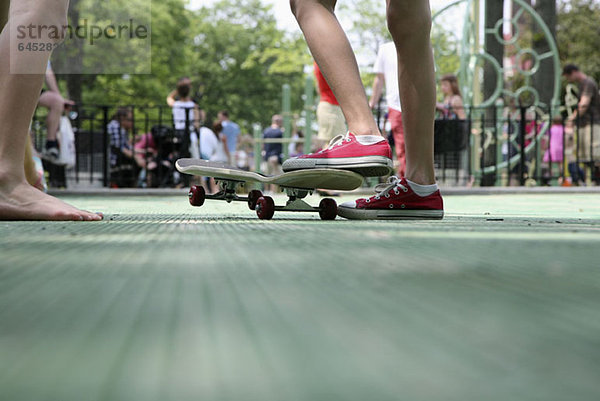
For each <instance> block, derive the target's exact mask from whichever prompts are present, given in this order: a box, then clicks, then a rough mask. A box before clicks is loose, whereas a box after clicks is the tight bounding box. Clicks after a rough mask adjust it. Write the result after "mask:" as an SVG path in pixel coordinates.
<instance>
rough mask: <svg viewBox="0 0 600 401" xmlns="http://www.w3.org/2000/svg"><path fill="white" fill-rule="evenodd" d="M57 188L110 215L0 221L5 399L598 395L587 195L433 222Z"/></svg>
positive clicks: (0, 389)
mask: <svg viewBox="0 0 600 401" xmlns="http://www.w3.org/2000/svg"><path fill="white" fill-rule="evenodd" d="M67 200H68V201H70V202H72V203H75V204H76V205H78V206H81V207H85V208H88V209H91V210H99V211H103V212H105V213H106V219H105V221H103V222H100V223H37V222H25V223H23V222H0V400H144V401H146V400H427V401H431V400H444V401H446V400H461V401H464V400H486V401H487V400H590V401H591V400H598V399H600V381H599V380H598V379H599V378H600V199H599V196H598V195H596V194H579V195H502V196H447V197H446V198H445V202H446V211H447V217H446V218H445V219H444V220H443V221H436V222H423V221H412V222H411V221H404V222H350V221H342V220H338V221H335V222H322V221H320V220H318V218H317V217H316V215H314V214H286V213H281V214H276V215H275V220H273V221H269V222H263V221H259V220H257V219H256V217H255V215H254V214H253V213H252V212H250V211H249V210H247V208H246V207H245V205H243V204H234V205H227V204H224V203H215V202H212V203H211V202H208V203H207V204H206V205H205V206H204V207H203V208H200V209H194V208H191V207H190V206H188V204H187V200H186V199H185V196H182V197H162V198H160V197H88V198H81V197H70V198H67ZM313 202H315V203H316V202H318V199H314V201H313Z"/></svg>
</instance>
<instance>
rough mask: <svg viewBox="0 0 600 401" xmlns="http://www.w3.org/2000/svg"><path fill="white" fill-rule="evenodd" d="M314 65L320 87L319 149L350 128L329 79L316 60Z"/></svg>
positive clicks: (318, 109) (318, 113)
mask: <svg viewBox="0 0 600 401" xmlns="http://www.w3.org/2000/svg"><path fill="white" fill-rule="evenodd" d="M313 65H314V74H315V78H316V80H317V88H318V89H319V104H318V105H317V124H318V125H319V132H318V134H317V139H318V140H319V142H318V149H320V148H322V147H323V146H325V145H326V144H327V143H329V141H331V140H332V139H333V138H334V137H336V136H337V135H340V134H345V133H346V131H347V130H348V128H347V127H346V119H345V118H344V113H343V112H342V108H341V107H340V104H339V103H338V101H337V99H336V98H335V95H334V94H333V91H332V90H331V88H330V87H329V84H328V83H327V80H325V77H324V76H323V73H322V72H321V69H320V68H319V65H318V64H317V63H316V62H314V63H313ZM290 154H291V153H290ZM296 155H298V154H296Z"/></svg>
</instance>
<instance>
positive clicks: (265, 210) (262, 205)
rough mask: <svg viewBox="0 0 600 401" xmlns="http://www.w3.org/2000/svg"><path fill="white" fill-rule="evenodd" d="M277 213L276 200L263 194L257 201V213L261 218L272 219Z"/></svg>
mask: <svg viewBox="0 0 600 401" xmlns="http://www.w3.org/2000/svg"><path fill="white" fill-rule="evenodd" d="M274 214H275V202H274V201H273V198H271V197H270V196H261V197H260V198H258V200H257V201H256V215H257V216H258V218H259V219H261V220H271V218H272V217H273V215H274Z"/></svg>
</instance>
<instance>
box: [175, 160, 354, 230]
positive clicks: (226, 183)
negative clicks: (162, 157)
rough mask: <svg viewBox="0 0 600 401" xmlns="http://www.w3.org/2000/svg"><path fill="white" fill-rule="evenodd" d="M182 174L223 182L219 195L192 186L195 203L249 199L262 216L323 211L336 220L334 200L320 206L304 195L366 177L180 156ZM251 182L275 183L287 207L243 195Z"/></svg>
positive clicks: (350, 187) (325, 216)
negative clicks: (263, 170)
mask: <svg viewBox="0 0 600 401" xmlns="http://www.w3.org/2000/svg"><path fill="white" fill-rule="evenodd" d="M175 166H176V168H177V170H178V171H179V172H181V173H185V174H191V175H197V176H202V177H213V178H214V179H215V181H216V182H217V183H218V184H219V185H220V187H221V191H220V192H218V193H217V194H213V195H209V194H206V193H205V191H204V188H202V187H201V186H192V188H191V189H190V192H189V199H190V203H191V204H192V206H202V205H203V204H204V201H205V200H206V199H214V200H224V201H226V202H228V203H229V202H233V201H243V202H248V207H249V208H250V209H251V210H255V211H256V213H257V215H258V217H259V218H261V219H271V218H272V217H273V214H274V212H275V211H276V210H285V211H290V212H319V216H320V217H321V219H323V220H333V219H335V217H336V216H337V204H336V203H335V201H334V200H333V199H329V198H325V199H322V200H321V203H320V204H319V207H313V206H310V205H309V204H308V203H306V202H305V201H304V200H303V198H305V197H306V196H308V195H309V194H312V192H313V191H314V190H316V189H317V188H318V189H327V190H334V191H351V190H354V189H356V188H358V187H360V186H361V185H362V183H363V177H362V176H361V175H359V174H357V173H354V172H352V171H346V170H336V169H312V170H297V171H290V172H287V173H283V174H278V175H273V176H269V175H265V174H260V173H255V172H251V171H245V170H241V169H238V168H235V167H232V166H229V165H227V164H225V163H218V162H211V161H207V160H201V159H179V160H177V162H176V163H175ZM248 182H255V183H262V184H275V185H278V186H279V187H281V188H282V191H284V192H285V193H286V194H287V196H288V201H287V202H286V205H285V206H276V205H275V203H274V201H273V199H272V198H271V197H269V196H263V194H262V192H260V191H258V190H252V191H250V192H249V193H248V196H239V195H238V193H237V191H238V189H239V188H240V187H243V186H244V185H245V184H246V183H248Z"/></svg>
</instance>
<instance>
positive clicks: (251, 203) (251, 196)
mask: <svg viewBox="0 0 600 401" xmlns="http://www.w3.org/2000/svg"><path fill="white" fill-rule="evenodd" d="M261 196H263V194H262V192H260V191H259V190H258V189H253V190H252V191H250V192H249V193H248V207H249V208H250V210H256V202H257V201H258V199H259V198H260V197H261Z"/></svg>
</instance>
